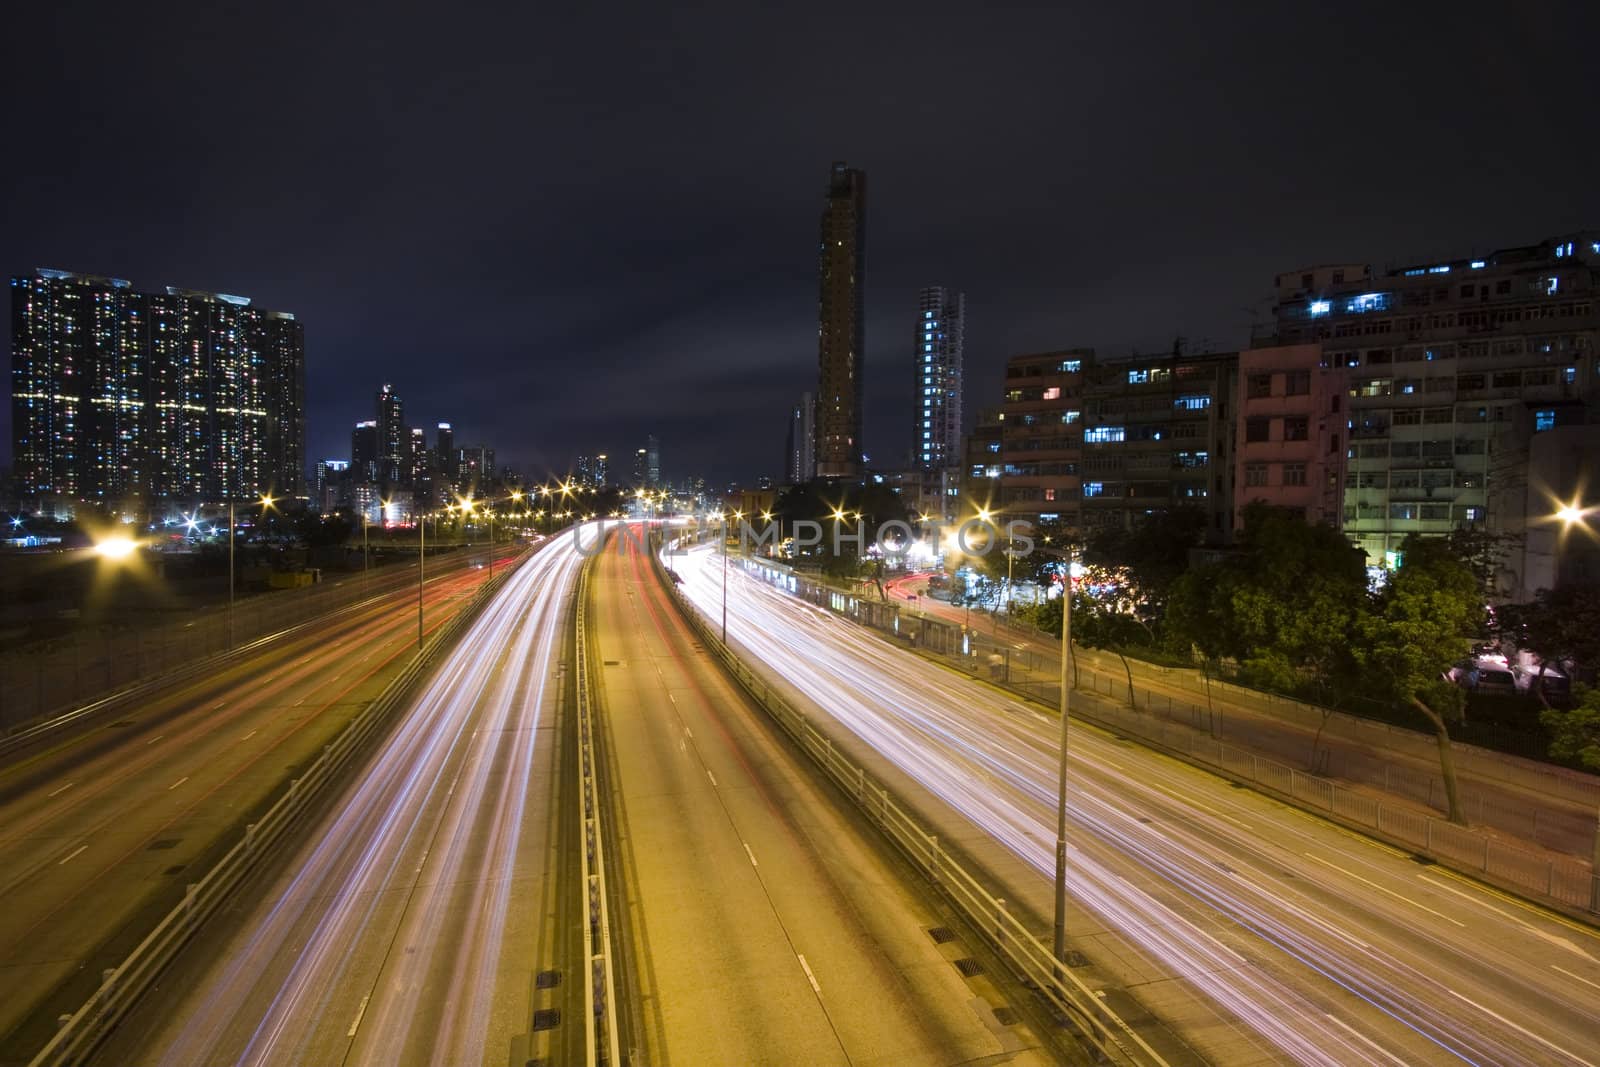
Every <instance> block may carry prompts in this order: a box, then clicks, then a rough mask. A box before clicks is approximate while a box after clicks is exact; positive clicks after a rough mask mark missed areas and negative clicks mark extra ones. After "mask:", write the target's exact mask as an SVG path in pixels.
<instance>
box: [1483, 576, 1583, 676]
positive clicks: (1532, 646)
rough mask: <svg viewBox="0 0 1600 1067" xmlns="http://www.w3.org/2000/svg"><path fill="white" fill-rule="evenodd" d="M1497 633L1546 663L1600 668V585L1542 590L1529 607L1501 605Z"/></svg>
mask: <svg viewBox="0 0 1600 1067" xmlns="http://www.w3.org/2000/svg"><path fill="white" fill-rule="evenodd" d="M1495 629H1496V630H1497V631H1498V632H1499V633H1500V635H1501V636H1502V637H1506V638H1509V639H1510V640H1512V641H1513V642H1515V644H1516V646H1517V647H1518V648H1525V649H1527V650H1528V651H1530V652H1532V653H1534V654H1535V655H1536V656H1538V657H1539V658H1540V660H1542V661H1543V662H1545V663H1557V662H1561V661H1565V660H1571V661H1573V662H1574V663H1576V664H1577V665H1578V666H1579V667H1582V668H1589V669H1593V668H1595V667H1600V584H1596V583H1593V582H1587V583H1577V584H1572V585H1565V586H1562V587H1561V588H1559V589H1554V590H1551V589H1541V590H1539V592H1538V594H1537V595H1536V596H1535V597H1534V599H1533V600H1532V601H1529V602H1528V603H1524V604H1502V605H1501V606H1500V607H1498V608H1496V609H1495Z"/></svg>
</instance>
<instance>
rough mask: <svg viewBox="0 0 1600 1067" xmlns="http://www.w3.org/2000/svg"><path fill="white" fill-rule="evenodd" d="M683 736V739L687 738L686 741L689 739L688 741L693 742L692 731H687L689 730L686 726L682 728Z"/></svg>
mask: <svg viewBox="0 0 1600 1067" xmlns="http://www.w3.org/2000/svg"><path fill="white" fill-rule="evenodd" d="M683 734H684V736H685V737H687V738H688V739H689V740H691V741H693V740H694V731H693V730H691V729H689V728H688V727H687V726H685V727H684V728H683Z"/></svg>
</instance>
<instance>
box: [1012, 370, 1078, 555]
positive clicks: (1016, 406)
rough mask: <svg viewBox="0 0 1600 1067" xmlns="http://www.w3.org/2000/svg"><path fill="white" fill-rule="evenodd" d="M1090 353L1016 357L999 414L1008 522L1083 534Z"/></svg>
mask: <svg viewBox="0 0 1600 1067" xmlns="http://www.w3.org/2000/svg"><path fill="white" fill-rule="evenodd" d="M1093 358H1094V352H1093V351H1092V350H1090V349H1081V348H1077V349H1066V350H1062V351H1056V352H1040V353H1036V354H1033V355H1026V356H1014V357H1012V358H1011V359H1010V360H1008V361H1007V363H1006V391H1005V403H1004V407H1003V410H1002V411H1001V413H1000V420H1001V443H1000V466H1001V477H1000V496H999V500H998V501H996V503H998V504H999V506H1000V508H1001V509H1002V511H1003V513H1004V516H1005V518H1007V519H1024V520H1027V521H1030V522H1035V523H1039V522H1059V523H1061V524H1063V525H1065V526H1067V527H1069V528H1073V529H1076V528H1078V526H1079V524H1080V522H1081V519H1082V515H1081V511H1082V503H1083V487H1082V482H1081V479H1080V478H1079V474H1078V461H1079V459H1080V458H1081V456H1082V453H1083V434H1082V419H1083V379H1084V375H1083V368H1084V364H1085V363H1087V362H1089V361H1090V360H1092V359H1093Z"/></svg>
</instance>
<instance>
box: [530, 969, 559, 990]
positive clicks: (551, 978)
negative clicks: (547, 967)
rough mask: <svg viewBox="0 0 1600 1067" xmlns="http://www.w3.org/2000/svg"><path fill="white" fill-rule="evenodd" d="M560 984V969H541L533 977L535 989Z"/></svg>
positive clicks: (549, 987)
mask: <svg viewBox="0 0 1600 1067" xmlns="http://www.w3.org/2000/svg"><path fill="white" fill-rule="evenodd" d="M560 984H561V972H560V971H540V972H539V973H538V974H537V975H535V976H534V979H533V987H534V988H535V989H554V988H555V987H556V986H558V985H560Z"/></svg>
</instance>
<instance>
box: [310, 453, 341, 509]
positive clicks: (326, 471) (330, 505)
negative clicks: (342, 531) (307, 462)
mask: <svg viewBox="0 0 1600 1067" xmlns="http://www.w3.org/2000/svg"><path fill="white" fill-rule="evenodd" d="M349 472H350V461H349V460H345V459H319V460H317V469H316V481H315V482H314V484H313V485H312V487H311V507H312V509H313V510H315V511H320V512H322V513H323V514H324V515H331V514H332V513H333V512H334V510H335V509H336V508H338V507H339V505H340V503H341V502H342V497H343V489H344V484H345V482H346V481H347V480H348V478H349Z"/></svg>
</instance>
